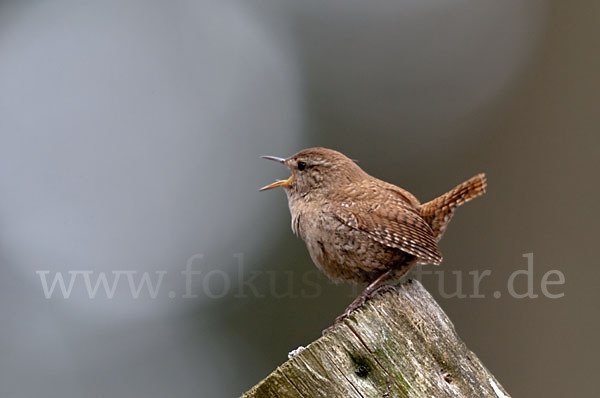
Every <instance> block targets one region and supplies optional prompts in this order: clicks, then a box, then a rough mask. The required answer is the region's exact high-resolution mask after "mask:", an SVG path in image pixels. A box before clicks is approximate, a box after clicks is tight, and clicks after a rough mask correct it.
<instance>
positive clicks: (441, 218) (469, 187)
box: [419, 173, 487, 241]
mask: <svg viewBox="0 0 600 398" xmlns="http://www.w3.org/2000/svg"><path fill="white" fill-rule="evenodd" d="M486 185H487V183H486V179H485V174H483V173H481V174H477V175H476V176H474V177H472V178H470V179H468V180H467V181H465V182H463V183H462V184H460V185H458V186H456V187H455V188H453V189H452V190H450V191H448V192H446V193H445V194H443V195H442V196H440V197H437V198H435V199H433V200H432V201H429V202H427V203H423V204H422V205H421V206H420V207H419V211H420V213H421V217H422V218H423V219H424V220H425V221H427V223H428V224H429V226H430V227H431V229H432V231H433V236H434V238H435V239H436V240H437V241H439V240H440V239H441V237H442V235H443V234H444V231H445V230H446V227H447V226H448V224H449V223H450V219H452V215H453V213H454V210H456V208H457V207H458V206H460V205H462V204H463V203H466V202H468V201H470V200H471V199H475V198H476V197H478V196H481V195H483V194H484V193H485V188H486Z"/></svg>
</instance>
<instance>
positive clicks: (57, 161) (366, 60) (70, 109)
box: [0, 0, 600, 397]
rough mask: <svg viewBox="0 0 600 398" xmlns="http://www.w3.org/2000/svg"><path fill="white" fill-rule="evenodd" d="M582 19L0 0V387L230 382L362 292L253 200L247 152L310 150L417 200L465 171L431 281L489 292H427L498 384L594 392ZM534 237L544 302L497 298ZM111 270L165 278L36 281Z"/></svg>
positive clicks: (237, 386)
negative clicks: (547, 287)
mask: <svg viewBox="0 0 600 398" xmlns="http://www.w3.org/2000/svg"><path fill="white" fill-rule="evenodd" d="M599 18H600V3H598V2H589V1H588V2H585V1H571V2H565V1H558V0H556V1H527V2H523V1H517V0H515V1H512V0H511V1H502V2H498V1H466V0H455V1H429V2H423V1H417V0H414V1H413V0H410V1H397V2H378V1H377V2H368V3H366V2H363V1H354V0H351V1H348V0H345V1H341V0H340V1H329V2H320V1H313V0H308V1H302V2H299V1H291V0H289V1H271V0H256V1H241V0H240V1H191V0H189V1H172V2H161V1H142V0H128V1H107V2H76V1H66V0H58V1H30V2H24V1H2V2H0V325H1V326H0V396H2V397H32V396H42V395H43V396H46V397H81V396H86V397H88V396H90V397H108V396H110V397H117V396H121V397H124V396H129V397H164V396H178V397H231V396H236V395H240V394H241V393H243V392H244V391H245V390H247V389H249V388H250V387H251V386H252V385H253V384H255V383H256V382H258V381H259V380H260V379H262V378H263V377H264V376H266V375H267V374H268V373H269V372H270V371H271V370H273V369H274V368H275V367H276V366H277V365H279V364H280V363H282V362H283V361H284V360H285V359H286V356H287V352H288V351H290V350H292V349H294V348H296V347H297V346H299V345H306V344H308V343H309V342H310V341H312V340H314V339H315V338H317V337H318V336H320V334H321V330H322V329H323V328H325V327H327V326H329V325H330V324H331V321H332V320H333V319H334V318H335V316H336V315H338V314H339V313H340V312H341V311H342V310H343V309H344V308H345V306H346V305H347V304H348V303H349V302H350V301H351V300H352V298H353V295H355V294H356V293H357V292H358V289H359V288H358V287H352V286H344V285H334V284H331V283H330V282H328V281H327V280H326V278H325V277H324V276H321V275H319V274H318V273H317V271H316V269H315V267H314V265H313V264H312V262H311V260H310V258H309V256H308V253H307V252H306V249H305V248H304V244H303V243H302V241H301V240H299V239H297V238H295V237H294V236H293V235H292V233H291V231H290V228H289V223H290V217H289V213H288V210H287V203H286V200H285V196H284V194H283V193H282V192H273V191H270V192H266V193H260V194H259V193H258V192H257V189H258V188H259V187H260V186H263V185H265V184H267V183H270V182H271V181H272V180H273V179H275V178H287V176H288V172H287V171H286V170H285V169H284V168H282V167H280V166H278V165H275V164H272V163H269V162H266V161H262V160H260V159H259V156H260V155H264V154H271V155H279V156H288V155H291V154H292V153H294V152H296V151H298V150H300V149H302V148H305V147H309V146H327V147H332V148H335V149H338V150H340V151H342V152H344V153H346V154H347V155H348V156H349V157H351V158H353V159H357V160H358V161H359V164H360V165H361V166H362V167H363V168H364V169H365V170H366V171H367V172H369V173H371V174H373V175H376V176H377V177H379V178H382V179H384V180H387V181H390V182H392V183H395V184H398V185H400V186H402V187H404V188H406V189H408V190H410V191H411V192H413V193H414V194H415V195H416V196H417V197H419V198H420V199H421V200H422V201H427V200H429V199H431V198H433V197H434V196H436V195H439V194H441V193H443V192H444V191H445V190H447V189H449V188H451V187H453V186H454V185H456V184H458V183H460V182H462V181H463V180H464V179H466V178H468V177H470V176H471V175H473V174H475V173H477V172H480V171H485V172H486V173H487V174H488V181H489V189H488V193H487V194H486V196H485V197H484V198H482V199H478V200H477V201H475V202H472V203H469V204H468V205H467V206H465V207H464V208H461V209H460V211H458V212H457V215H456V217H455V219H454V221H453V223H452V225H451V227H450V228H449V229H448V232H447V233H446V235H445V237H444V239H443V240H442V242H441V249H442V251H443V253H444V258H445V261H444V263H443V265H442V267H443V269H444V270H445V271H446V275H447V278H449V277H450V276H451V275H452V274H451V273H450V272H452V271H462V272H463V274H464V275H467V273H468V272H469V271H473V270H491V271H492V275H491V276H490V277H489V278H487V279H485V280H484V282H483V283H482V286H481V292H482V293H483V294H485V296H486V298H485V299H474V298H471V299H469V298H464V299H460V298H444V297H443V295H442V293H441V291H440V289H439V286H438V280H437V279H435V278H433V277H427V276H425V277H423V282H424V283H425V285H426V286H427V287H428V288H429V290H430V292H431V293H432V294H433V295H434V296H436V298H438V301H439V303H440V305H441V306H442V307H443V308H444V310H445V311H446V312H447V313H448V315H449V316H450V318H451V319H452V320H453V321H454V323H455V325H456V328H457V330H458V333H459V334H460V335H461V337H462V338H463V339H464V340H465V342H466V343H467V345H468V346H469V347H470V348H471V349H472V350H473V351H475V352H476V353H477V355H478V356H479V357H480V358H481V359H482V361H483V362H484V363H485V364H486V366H488V367H489V368H490V370H491V371H492V372H493V373H494V374H495V375H496V376H497V378H498V379H499V380H500V381H501V382H502V383H503V385H504V387H505V388H506V389H507V390H508V391H509V392H510V393H511V394H513V395H514V396H515V397H523V396H529V397H531V396H544V397H564V396H594V395H595V394H596V392H597V388H596V387H594V386H593V380H594V377H595V374H596V373H597V370H598V365H597V363H598V361H597V355H598V353H599V352H600V350H599V348H600V345H599V343H598V341H597V337H598V334H599V332H600V330H599V327H598V326H599V319H598V304H599V299H600V294H599V293H598V292H599V289H598V287H597V282H598V277H599V276H600V272H599V267H598V265H599V264H598V260H597V259H596V258H595V257H593V256H592V254H595V250H594V251H592V249H595V247H596V246H597V243H596V242H595V241H596V239H597V238H598V232H597V229H598V221H599V220H598V204H597V202H598V193H599V191H600V189H599V188H598V177H597V174H598V171H599V167H598V166H599V163H598V147H599V146H598V145H599V144H600V139H599V138H598V130H599V128H600V112H599V111H600V109H599V108H598V106H599V103H600V102H599V100H600V95H599V92H600V84H599V83H600V78H599V76H598V71H599V70H600V54H599V48H600V25H599V24H598V20H599ZM530 252H533V253H534V266H535V268H534V269H535V274H534V287H535V289H536V293H538V294H539V293H540V281H541V279H542V276H543V274H544V273H545V272H547V271H548V270H560V271H561V272H562V273H563V274H564V275H565V280H566V282H565V284H564V286H553V287H552V289H551V290H552V291H556V292H564V297H562V298H559V299H549V298H546V297H543V296H542V295H540V297H538V298H536V299H516V298H513V297H510V296H509V295H507V294H504V295H503V296H502V297H501V298H494V297H493V294H492V293H493V292H495V291H502V292H504V293H506V285H507V280H508V279H509V276H510V275H511V273H513V272H514V271H515V270H518V269H525V267H526V260H525V258H523V257H522V255H523V254H524V253H530ZM188 262H189V263H190V266H191V267H192V268H193V269H194V270H196V271H200V272H201V274H200V275H196V276H194V278H193V279H192V282H193V283H192V286H191V288H192V289H193V293H194V294H195V295H197V297H195V298H183V297H182V296H183V295H184V294H185V293H186V291H185V289H186V285H185V282H184V279H183V275H182V274H181V272H182V271H183V270H185V268H186V263H188ZM425 269H429V270H431V269H433V267H431V266H426V267H425ZM118 270H128V271H137V274H136V275H138V276H139V275H140V274H141V273H143V272H149V273H150V275H151V276H152V278H155V275H156V271H160V272H165V275H164V280H163V281H162V285H161V286H160V290H159V291H158V293H157V296H156V298H152V297H150V296H149V295H148V294H141V295H140V297H139V298H138V299H135V298H133V297H132V296H131V294H129V288H128V285H127V284H126V283H125V281H122V282H123V283H120V284H119V285H118V286H117V288H116V293H115V296H114V297H113V298H112V299H109V298H107V297H106V295H105V294H103V291H102V289H100V292H99V293H98V294H97V296H96V297H95V298H93V299H92V298H90V297H89V295H88V294H87V293H86V289H85V286H84V285H83V284H82V283H81V282H78V283H77V284H75V287H74V288H73V292H72V294H71V296H70V297H69V298H68V299H65V298H62V297H61V296H60V295H58V294H55V295H53V296H52V298H50V299H46V298H45V295H44V291H43V288H42V284H41V279H40V276H39V275H38V274H36V271H49V274H48V275H49V277H52V276H53V275H55V274H56V272H61V273H63V274H64V275H65V277H66V278H67V277H68V275H69V274H68V272H73V271H93V272H94V275H98V274H97V273H99V272H105V273H106V274H107V275H108V276H110V275H113V274H112V272H114V271H118ZM209 276H210V277H209ZM446 287H447V290H448V291H452V280H451V279H450V280H447V281H446ZM517 288H518V289H519V291H523V290H524V289H526V281H525V280H523V279H520V280H519V283H518V284H517ZM466 290H467V292H468V289H466Z"/></svg>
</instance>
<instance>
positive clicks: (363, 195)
mask: <svg viewBox="0 0 600 398" xmlns="http://www.w3.org/2000/svg"><path fill="white" fill-rule="evenodd" d="M263 158H265V159H269V160H274V161H276V162H279V163H282V164H284V165H286V166H287V167H288V168H289V169H290V170H291V172H292V175H291V177H290V178H288V179H287V180H281V181H276V182H274V183H273V184H270V185H267V186H266V187H263V188H261V189H260V190H261V191H264V190H267V189H272V188H276V187H283V188H284V190H285V193H286V194H287V197H288V204H289V207H290V212H291V215H292V231H294V233H295V234H298V235H300V236H301V237H302V239H303V240H304V241H305V242H306V246H307V248H308V252H309V253H310V256H311V258H312V260H313V261H314V263H315V264H316V266H317V267H318V268H319V269H320V270H321V271H323V272H324V273H325V274H326V275H327V276H328V277H329V278H331V279H332V280H334V281H350V282H358V283H368V284H369V285H368V286H367V288H366V289H365V290H364V291H363V292H362V293H361V294H360V295H359V296H358V297H357V298H356V300H354V301H353V302H352V304H350V306H349V307H348V308H347V309H346V311H344V313H343V314H342V315H340V316H339V317H338V318H337V319H336V323H337V322H339V321H341V320H342V319H344V318H345V317H347V316H348V315H349V314H350V313H351V312H352V311H353V310H355V309H356V308H358V307H360V306H361V305H362V304H363V303H364V302H365V300H366V299H367V298H368V297H369V296H370V295H371V294H373V293H374V292H375V291H376V290H377V289H378V287H380V286H381V284H382V282H385V281H389V280H397V279H399V278H400V277H401V276H402V275H403V274H404V273H406V272H407V271H408V270H409V269H410V268H411V266H412V265H414V264H435V265H439V264H440V263H441V262H442V254H441V253H440V251H439V249H438V246H437V242H438V241H439V240H440V238H441V237H442V235H443V234H444V232H445V230H446V227H447V226H448V223H449V222H450V219H451V218H452V215H453V213H454V210H455V209H456V208H457V207H458V206H460V205H461V204H463V203H465V202H468V201H469V200H471V199H473V198H476V197H478V196H480V195H482V194H483V193H484V192H485V188H486V179H485V174H478V175H476V176H474V177H473V178H471V179H469V180H467V181H465V182H463V183H462V184H460V185H458V186H457V187H455V188H454V189H452V190H450V191H449V192H447V193H445V194H443V195H442V196H440V197H438V198H436V199H434V200H432V201H430V202H427V203H424V204H421V203H419V201H418V200H417V198H415V197H414V196H413V195H412V194H411V193H410V192H408V191H405V190H404V189H402V188H399V187H397V186H395V185H392V184H389V183H387V182H385V181H381V180H379V179H377V178H375V177H372V176H370V175H369V174H367V173H366V172H364V171H363V170H362V169H361V168H360V167H358V165H357V164H356V163H355V162H354V161H352V160H351V159H349V158H347V157H346V156H344V155H343V154H341V153H340V152H337V151H334V150H331V149H326V148H309V149H305V150H303V151H300V152H298V153H297V154H295V155H292V156H290V157H289V158H287V159H283V158H278V157H274V156H263Z"/></svg>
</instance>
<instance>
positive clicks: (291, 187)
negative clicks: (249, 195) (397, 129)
mask: <svg viewBox="0 0 600 398" xmlns="http://www.w3.org/2000/svg"><path fill="white" fill-rule="evenodd" d="M263 158H264V159H269V160H273V161H275V162H278V163H282V164H284V165H285V166H287V167H288V168H289V169H290V171H291V172H292V175H291V176H290V178H288V179H287V180H279V181H276V182H274V183H272V184H270V185H267V186H265V187H263V188H261V189H260V190H261V191H265V190H267V189H272V188H276V187H283V188H284V189H285V192H286V194H287V196H288V198H289V199H290V200H292V199H307V200H310V199H312V198H314V197H317V196H324V197H327V196H328V194H330V193H331V192H332V191H334V190H336V189H339V188H340V187H343V186H346V185H348V184H350V183H352V182H355V181H357V180H360V179H362V178H364V176H365V175H366V173H365V172H364V171H362V169H361V168H360V167H358V165H357V164H356V163H354V161H352V160H351V159H349V158H347V157H346V156H345V155H343V154H341V153H340V152H337V151H334V150H332V149H327V148H309V149H304V150H302V151H300V152H298V153H297V154H295V155H292V156H290V157H289V158H287V159H284V158H278V157H275V156H263Z"/></svg>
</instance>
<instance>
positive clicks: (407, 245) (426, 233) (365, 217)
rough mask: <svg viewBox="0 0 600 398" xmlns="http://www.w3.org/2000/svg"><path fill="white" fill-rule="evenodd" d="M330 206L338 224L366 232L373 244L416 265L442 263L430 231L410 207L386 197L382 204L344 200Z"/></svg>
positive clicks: (370, 201)
mask: <svg viewBox="0 0 600 398" xmlns="http://www.w3.org/2000/svg"><path fill="white" fill-rule="evenodd" d="M377 199H379V198H377ZM332 206H333V213H334V214H335V215H336V217H337V218H338V219H339V220H340V221H341V222H343V223H344V224H346V225H348V226H349V227H351V228H355V229H358V230H361V231H363V232H366V233H367V234H368V235H369V236H370V237H371V238H372V239H373V240H375V241H376V242H379V243H381V244H383V245H385V246H389V247H393V248H397V249H400V250H402V251H404V252H406V253H409V254H412V255H413V256H415V257H417V259H418V262H419V263H423V264H435V265H439V264H440V263H441V262H442V254H441V253H440V251H439V250H438V247H437V242H436V241H435V239H434V237H433V231H432V230H431V228H430V227H429V225H428V224H427V223H426V222H425V220H423V219H422V218H421V216H420V215H419V214H418V212H417V209H415V208H414V207H413V206H412V205H410V204H408V203H406V202H404V201H402V200H400V199H397V198H394V197H389V196H388V197H386V198H385V200H364V199H362V200H361V199H359V198H356V197H354V198H351V197H347V198H346V199H344V200H341V201H339V202H337V203H334V204H332Z"/></svg>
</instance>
